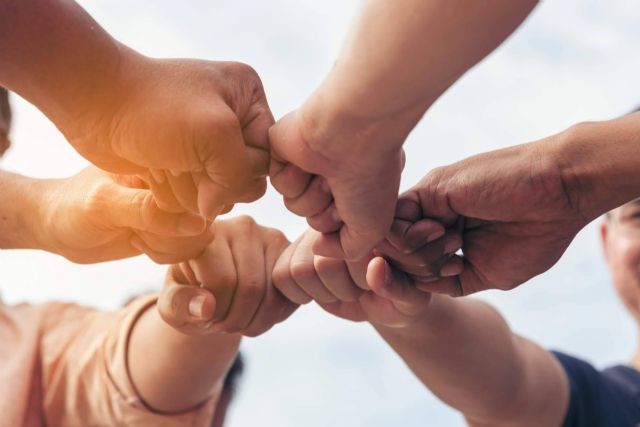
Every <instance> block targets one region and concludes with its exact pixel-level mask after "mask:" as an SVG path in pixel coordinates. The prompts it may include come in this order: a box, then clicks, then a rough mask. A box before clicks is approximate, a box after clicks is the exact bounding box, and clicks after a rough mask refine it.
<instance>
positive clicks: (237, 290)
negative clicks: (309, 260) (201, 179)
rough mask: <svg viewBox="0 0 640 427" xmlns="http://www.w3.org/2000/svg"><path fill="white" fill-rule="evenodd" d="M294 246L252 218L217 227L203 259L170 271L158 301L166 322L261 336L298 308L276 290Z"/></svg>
mask: <svg viewBox="0 0 640 427" xmlns="http://www.w3.org/2000/svg"><path fill="white" fill-rule="evenodd" d="M288 245H289V242H288V241H287V239H286V238H285V237H284V235H283V234H282V233H281V232H279V231H277V230H274V229H272V228H266V227H261V226H259V225H257V224H256V223H255V222H254V221H253V219H251V218H250V217H246V216H243V217H238V218H234V219H232V220H228V221H218V222H216V238H215V240H214V241H213V242H212V243H211V245H209V247H208V248H207V250H206V251H205V252H204V253H203V254H202V255H201V256H199V257H198V258H196V259H194V260H191V261H189V262H188V263H182V264H181V265H174V266H172V267H171V268H170V269H169V272H168V274H167V280H166V282H165V287H164V289H163V291H162V293H161V296H160V299H159V301H158V309H159V311H160V315H161V316H162V318H163V319H164V320H165V321H166V322H167V323H169V324H170V325H172V326H173V327H174V328H176V329H178V330H179V331H181V332H184V333H187V334H191V335H203V334H211V333H220V332H225V333H241V334H243V335H246V336H251V337H254V336H258V335H261V334H263V333H265V332H266V331H268V330H269V329H271V327H272V326H273V325H275V324H276V323H279V322H282V321H284V320H285V319H287V318H288V317H289V316H290V315H291V314H292V313H293V312H294V311H295V310H296V308H297V307H298V305H297V304H294V303H292V302H291V301H289V300H288V299H286V298H285V297H284V296H283V295H282V294H281V293H280V291H278V290H277V289H276V288H274V287H273V285H272V281H271V271H272V270H273V266H274V264H275V263H276V260H277V259H278V257H279V256H280V254H281V253H282V251H283V250H284V249H285V248H286V247H287V246H288Z"/></svg>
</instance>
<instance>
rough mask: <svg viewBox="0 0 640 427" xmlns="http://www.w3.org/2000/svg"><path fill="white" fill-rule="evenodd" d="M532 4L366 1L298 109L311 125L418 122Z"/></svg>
mask: <svg viewBox="0 0 640 427" xmlns="http://www.w3.org/2000/svg"><path fill="white" fill-rule="evenodd" d="M536 4H537V1H535V0H525V1H518V2H512V1H508V0H489V1H482V2H471V3H470V2H465V1H457V0H456V1H448V0H427V1H425V0H402V1H400V2H388V1H384V0H367V1H366V2H365V5H364V7H363V10H362V13H361V14H360V16H359V17H358V19H357V20H356V21H355V23H354V26H353V28H352V30H351V34H350V36H349V38H348V39H347V41H346V43H345V45H344V47H343V50H342V52H341V54H340V56H339V57H338V60H337V61H336V64H335V66H334V67H333V69H332V70H331V72H330V73H329V74H328V75H327V77H326V79H325V80H324V82H323V83H322V84H321V85H320V87H319V88H318V89H317V90H316V92H315V93H314V94H313V95H312V96H311V97H310V98H309V100H308V101H307V104H305V107H303V110H305V109H307V108H308V110H305V111H308V112H309V113H308V116H309V117H310V120H312V123H314V122H316V120H318V121H320V120H322V121H324V120H327V123H334V122H335V123H346V122H347V121H349V120H351V121H353V120H355V121H356V122H358V121H364V122H367V123H371V122H375V121H376V120H377V119H382V121H384V118H387V117H397V116H401V115H404V114H405V113H406V112H409V114H410V116H412V117H414V119H415V120H417V119H418V118H419V117H420V116H421V115H422V113H424V111H425V110H426V109H427V108H428V107H429V106H430V105H431V104H432V103H433V102H434V101H435V100H436V99H437V98H438V97H439V96H440V95H441V94H442V93H443V92H444V91H445V90H446V89H448V88H449V86H451V85H452V84H453V83H454V82H455V81H456V80H457V79H458V78H459V77H460V76H462V75H463V74H464V73H465V72H466V71H467V70H468V69H470V68H471V67H473V66H474V65H475V64H476V63H477V62H479V61H480V60H481V59H483V58H484V57H485V56H486V55H488V54H489V53H490V52H492V51H493V50H494V49H495V48H496V47H498V45H500V43H502V41H503V40H504V39H505V38H507V37H508V36H509V35H510V34H511V33H512V32H513V31H515V29H516V28H517V27H518V26H519V25H520V24H521V23H522V21H523V20H524V19H525V18H526V17H527V16H528V15H529V13H530V12H531V10H532V9H533V7H534V6H535V5H536ZM372 88H375V90H372ZM327 116H328V117H327ZM329 126H331V125H329ZM330 142H331V141H323V145H324V144H327V143H330ZM381 142H382V143H384V141H381ZM392 142H399V143H402V142H403V141H389V143H392ZM335 148H336V149H338V150H342V149H344V148H345V147H335ZM318 149H323V148H322V147H320V146H318Z"/></svg>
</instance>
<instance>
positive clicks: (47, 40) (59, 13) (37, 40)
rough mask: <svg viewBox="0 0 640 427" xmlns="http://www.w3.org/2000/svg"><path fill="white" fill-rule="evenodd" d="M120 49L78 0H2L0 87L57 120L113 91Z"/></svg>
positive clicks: (68, 116)
mask: <svg viewBox="0 0 640 427" xmlns="http://www.w3.org/2000/svg"><path fill="white" fill-rule="evenodd" d="M122 49H123V46H122V45H120V44H119V43H118V42H117V41H116V40H114V39H113V38H112V37H111V36H109V34H107V33H106V32H105V31H104V30H103V29H102V28H101V27H100V25H98V23H96V22H95V21H94V20H93V19H92V18H91V17H90V16H89V15H88V14H87V13H86V12H85V11H84V9H82V8H81V7H80V6H79V5H78V4H77V3H76V2H75V1H72V0H20V1H16V0H0V86H4V87H7V88H9V89H11V90H12V91H15V92H16V93H18V94H20V95H21V96H23V97H24V98H26V99H27V100H29V101H30V102H32V103H33V104H35V105H36V106H38V107H39V108H40V109H41V110H42V111H43V112H44V113H45V114H47V115H48V116H49V117H50V118H51V119H52V120H53V121H54V122H55V123H56V124H58V125H59V124H60V123H61V122H68V121H69V120H73V119H74V118H77V117H76V116H77V115H78V114H79V112H81V111H82V110H83V109H84V108H86V107H87V106H89V105H90V104H89V103H91V102H92V100H94V101H95V100H100V102H98V104H100V105H102V104H104V103H105V101H106V100H107V99H108V97H109V96H110V94H113V93H115V90H114V88H113V87H110V86H109V85H110V84H111V85H112V84H114V83H115V82H117V79H115V78H114V75H115V74H116V72H117V68H118V66H119V61H120V58H121V50H122Z"/></svg>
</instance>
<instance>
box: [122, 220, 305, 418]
mask: <svg viewBox="0 0 640 427" xmlns="http://www.w3.org/2000/svg"><path fill="white" fill-rule="evenodd" d="M288 243H289V242H288V241H287V240H286V238H285V237H284V235H283V234H282V233H280V232H278V231H276V230H274V229H269V228H265V227H260V226H258V225H257V224H256V223H255V222H254V221H253V220H251V219H249V218H248V217H240V218H236V219H233V220H229V221H218V222H217V223H216V238H215V240H214V241H213V242H212V243H211V244H210V246H209V247H208V249H207V250H206V251H205V252H204V253H203V254H202V255H201V256H200V257H198V258H196V259H194V260H192V261H190V262H189V263H188V265H187V264H183V265H182V266H181V267H178V266H173V267H172V268H171V269H170V271H169V274H168V278H167V282H166V284H165V288H164V289H163V291H162V293H161V295H160V298H159V300H158V310H147V312H146V313H145V314H144V315H143V316H142V317H141V318H140V319H139V320H138V322H137V323H136V325H135V327H134V329H133V332H132V334H131V340H130V342H129V350H128V356H127V357H128V361H129V363H128V365H129V371H130V373H131V378H132V381H133V383H134V385H135V388H136V390H137V391H138V393H139V395H140V396H141V397H142V399H143V400H144V402H146V403H147V405H148V406H149V407H151V408H153V409H154V410H156V411H158V412H161V413H167V412H171V413H175V412H180V411H185V410H188V409H190V408H193V407H195V406H197V405H198V404H200V403H202V402H204V401H206V400H207V399H210V398H211V397H212V396H215V393H216V391H218V390H219V389H220V387H221V385H222V380H223V379H224V377H225V374H226V372H227V370H228V369H229V367H230V366H231V363H232V362H233V360H234V358H235V356H236V353H237V349H238V345H239V343H240V337H241V336H242V335H246V336H252V337H253V336H257V335H260V334H262V333H264V332H266V331H267V330H269V329H270V328H271V327H272V326H273V325H274V324H276V323H278V322H281V321H283V320H284V319H286V318H287V317H288V316H289V315H290V314H291V313H293V311H294V310H295V308H296V306H295V305H294V304H292V303H291V302H289V301H288V300H286V299H285V298H284V297H282V296H281V295H280V294H279V293H278V292H277V291H276V290H275V289H274V288H273V286H272V285H271V270H272V268H273V264H274V263H275V261H276V259H277V258H278V256H279V255H280V253H281V252H282V251H283V250H284V248H285V247H286V246H288ZM185 271H188V273H185ZM150 349H153V350H152V351H150Z"/></svg>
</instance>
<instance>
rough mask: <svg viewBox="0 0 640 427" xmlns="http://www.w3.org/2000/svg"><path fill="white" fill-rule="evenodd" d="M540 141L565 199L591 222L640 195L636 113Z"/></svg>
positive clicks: (639, 117)
mask: <svg viewBox="0 0 640 427" xmlns="http://www.w3.org/2000/svg"><path fill="white" fill-rule="evenodd" d="M558 139H559V140H555V139H552V140H545V141H542V142H541V143H540V147H539V148H540V152H541V153H542V154H541V156H542V155H547V153H551V156H552V158H554V159H555V162H556V164H557V165H558V168H559V169H560V171H561V174H562V177H563V183H564V188H565V189H566V190H565V191H566V196H567V200H568V202H569V203H570V204H571V205H572V206H573V207H574V208H575V209H577V210H578V211H579V212H580V213H581V214H582V215H583V216H584V217H585V219H587V220H592V219H594V218H596V217H597V216H599V215H602V214H604V213H606V212H608V211H609V210H611V209H614V208H616V207H618V206H620V205H622V204H624V203H626V202H628V201H630V200H633V199H636V198H638V197H640V174H639V173H638V171H639V170H640V113H635V114H631V115H628V116H625V117H622V118H618V119H615V120H608V121H603V122H593V123H582V124H579V125H576V126H573V127H572V128H570V129H568V130H567V131H565V132H563V133H561V134H560V135H559V137H558Z"/></svg>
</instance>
